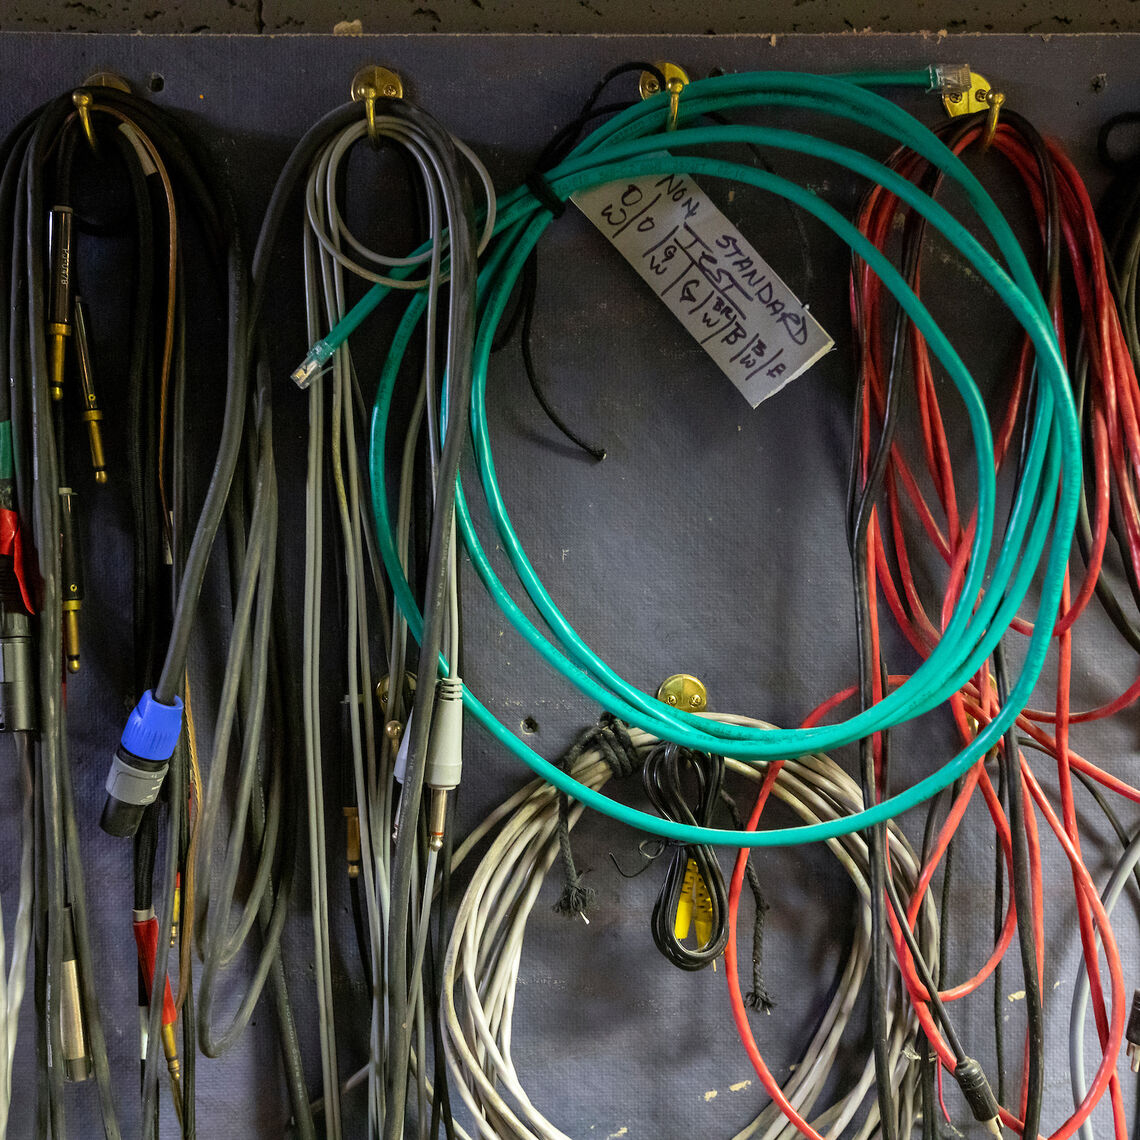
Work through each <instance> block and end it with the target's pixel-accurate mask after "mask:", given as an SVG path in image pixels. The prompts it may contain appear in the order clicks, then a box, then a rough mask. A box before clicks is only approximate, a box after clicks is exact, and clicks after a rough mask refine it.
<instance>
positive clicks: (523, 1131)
mask: <svg viewBox="0 0 1140 1140" xmlns="http://www.w3.org/2000/svg"><path fill="white" fill-rule="evenodd" d="M721 719H724V720H732V721H735V722H737V723H755V722H750V721H749V720H748V718H743V717H723V718H721ZM631 735H632V738H633V741H634V743H635V745H637V746H638V747H639V748H642V749H644V748H647V747H649V745H650V744H651V743H652V739H651V738H650V737H649V736H647V735H646V734H644V733H640V732H636V731H635V732H633V733H632V734H631ZM728 767H729V768H730V769H731V770H732V771H734V772H737V773H740V774H743V775H746V776H747V777H749V778H751V779H760V778H761V777H762V775H763V770H762V769H757V768H756V767H755V766H752V765H745V764H739V763H737V762H735V761H732V760H729V761H728ZM575 777H576V778H577V779H580V780H582V781H583V782H584V783H586V784H587V785H589V786H590V787H595V788H597V787H601V786H602V785H604V784H605V783H606V781H607V780H608V779H609V778H610V770H609V768H608V766H607V765H606V764H605V763H604V762H603V761H602V759H601V756H600V754H599V753H598V752H597V751H590V752H587V753H586V754H585V755H583V756H582V757H581V758H580V759H579V762H578V764H577V766H576V768H575ZM773 794H774V795H776V796H777V798H779V799H781V800H782V801H783V802H784V803H786V804H787V805H788V806H789V807H790V808H791V809H792V810H793V811H796V812H797V814H799V815H800V816H801V818H803V819H805V820H807V821H809V822H811V821H815V820H817V819H826V818H834V817H835V816H836V815H837V814H840V813H843V812H848V811H854V810H857V809H858V806H859V805H860V803H861V792H860V789H859V787H858V785H857V784H856V782H855V781H854V780H853V779H852V778H851V777H850V776H849V775H848V774H847V773H845V772H844V771H843V770H842V769H841V768H839V767H838V766H837V765H835V764H834V763H833V762H832V761H830V760H829V759H827V758H826V757H822V756H812V757H805V758H803V759H801V760H799V761H789V762H788V763H787V764H786V765H785V766H784V768H783V769H782V771H781V773H780V776H779V778H778V779H777V781H776V784H775V787H774V789H773ZM581 811H582V809H581V807H580V806H578V805H576V804H572V805H571V811H570V824H571V826H573V825H574V823H576V821H577V819H578V817H579V816H580V814H581ZM557 821H558V799H557V794H556V793H555V792H554V790H553V789H552V788H551V787H550V786H549V785H546V784H544V783H542V782H541V781H536V782H534V783H531V784H529V785H528V786H527V787H526V788H524V789H522V790H521V791H520V792H518V793H516V794H515V795H514V796H512V797H510V799H509V800H507V801H506V802H505V803H504V804H502V805H500V806H499V807H498V808H497V809H495V811H494V812H492V813H491V815H490V816H489V817H488V818H487V820H485V821H484V822H483V824H481V825H480V826H479V827H478V828H476V829H475V831H474V832H472V834H471V835H470V836H468V838H467V840H466V841H465V842H464V843H463V844H462V845H461V847H460V848H459V849H458V850H457V851H456V853H455V856H454V860H453V865H454V866H458V865H459V864H461V863H462V862H463V860H464V859H465V858H466V857H467V856H468V855H469V854H470V853H471V852H472V851H473V850H474V848H475V846H476V845H477V844H478V843H479V842H481V841H482V840H484V839H485V838H486V836H487V835H488V834H490V833H491V832H495V834H494V838H493V839H492V842H491V844H490V847H489V848H488V850H487V852H486V853H485V854H484V856H483V858H482V859H481V860H480V863H479V865H478V866H477V867H476V869H475V870H474V872H473V874H472V878H471V882H470V885H469V886H468V888H467V891H466V892H465V894H464V896H463V899H462V900H461V902H460V904H459V910H458V913H457V915H456V919H455V923H454V926H453V929H452V934H451V939H450V942H449V945H448V949H447V955H446V958H445V963H444V975H443V995H442V1000H443V1011H442V1017H443V1022H444V1024H443V1029H444V1046H445V1051H446V1060H447V1063H448V1066H449V1070H450V1072H451V1073H452V1076H453V1078H454V1081H453V1088H454V1090H455V1092H456V1093H458V1095H459V1098H460V1099H462V1100H463V1102H464V1104H465V1105H466V1106H467V1108H468V1109H469V1110H470V1112H471V1114H472V1117H473V1119H474V1122H475V1128H476V1133H477V1135H478V1136H480V1137H482V1138H485V1140H569V1137H567V1135H566V1134H565V1133H564V1132H563V1131H561V1130H560V1129H559V1128H557V1126H555V1125H554V1124H553V1123H552V1122H550V1121H549V1120H547V1119H546V1117H545V1116H544V1115H543V1114H542V1113H541V1112H540V1111H539V1110H538V1109H537V1108H536V1107H535V1106H534V1105H533V1104H532V1103H531V1101H530V1100H529V1098H528V1097H527V1094H526V1091H525V1089H524V1087H523V1085H522V1082H521V1079H520V1078H519V1075H518V1073H517V1071H516V1069H515V1066H514V1061H513V1058H512V1056H511V1030H512V1019H513V1012H514V992H515V986H516V983H517V979H518V972H519V967H520V964H521V950H522V941H523V936H524V934H525V930H526V923H527V920H528V918H529V915H530V912H531V910H532V909H533V907H534V905H535V902H536V900H537V897H538V894H539V892H540V890H541V888H542V885H543V882H544V880H545V877H546V874H547V872H548V871H549V869H550V867H551V866H552V865H553V863H554V861H555V859H556V857H557V854H558V844H557ZM891 830H892V856H893V858H892V869H893V872H894V874H895V875H896V876H897V878H898V884H899V887H900V890H901V891H902V893H903V894H904V897H909V894H910V891H911V889H912V888H913V884H914V882H915V880H916V878H917V876H918V873H919V861H918V858H917V856H916V855H915V853H914V851H913V850H912V849H911V848H910V846H909V844H908V843H907V841H906V839H905V837H904V836H903V835H902V833H901V831H899V829H898V828H897V827H896V826H895V825H893V824H892V825H891ZM829 847H830V848H831V850H832V852H833V854H835V855H836V857H837V858H838V859H839V861H840V863H841V865H842V866H843V867H844V869H845V870H846V871H847V872H848V874H849V875H850V876H851V878H852V881H853V882H854V884H855V886H856V889H857V892H858V896H859V900H860V901H859V907H860V916H859V921H858V923H857V928H856V936H855V940H854V944H853V946H852V949H851V952H850V954H849V956H848V959H847V962H846V963H845V966H844V969H843V973H842V976H841V980H840V986H839V989H838V990H837V993H836V995H835V997H834V998H833V999H832V1002H831V1004H830V1006H829V1008H828V1010H827V1012H826V1013H825V1015H824V1017H823V1019H822V1020H821V1022H820V1025H819V1026H818V1028H817V1030H816V1033H815V1034H814V1036H813V1038H812V1040H811V1042H809V1044H808V1046H807V1047H806V1048H805V1050H804V1053H803V1056H802V1058H801V1062H800V1065H799V1066H797V1068H796V1070H795V1071H794V1072H793V1074H792V1076H791V1077H790V1078H789V1081H788V1083H787V1086H786V1090H785V1091H786V1095H788V1096H789V1099H791V1101H792V1103H793V1104H794V1105H796V1107H797V1110H798V1111H801V1112H803V1113H807V1112H810V1111H812V1110H813V1109H814V1107H815V1105H816V1103H817V1102H818V1100H819V1098H820V1097H821V1096H822V1095H823V1093H824V1091H825V1085H826V1082H827V1080H828V1078H829V1076H830V1071H831V1067H832V1063H833V1061H834V1058H835V1054H836V1052H837V1050H838V1048H839V1044H840V1040H841V1037H842V1035H843V1031H844V1028H845V1027H846V1025H847V1023H848V1021H849V1019H850V1017H851V1015H852V1012H853V1010H854V1008H855V1004H856V1001H857V998H858V992H859V988H860V986H861V985H862V982H863V979H864V977H865V975H866V972H867V966H868V962H869V957H870V951H869V946H870V914H869V908H868V900H869V887H868V885H867V880H866V867H867V858H868V854H867V849H866V844H865V843H864V841H863V840H862V838H861V837H860V836H858V835H853V836H847V837H844V838H842V839H836V840H832V841H831V842H830V843H829ZM920 919H921V926H920V930H919V936H920V938H921V939H922V941H923V942H924V943H925V944H926V945H928V946H931V947H935V946H936V945H937V917H936V913H935V910H934V907H933V904H932V902H931V901H930V899H929V896H927V897H926V898H925V899H924V905H923V907H922V908H921V910H920ZM931 953H932V956H933V957H934V960H935V961H936V952H934V951H932V952H931ZM893 990H894V993H895V1000H894V1002H893V1003H892V1011H893V1013H892V1018H891V1042H890V1051H891V1057H892V1072H893V1073H894V1079H895V1084H896V1086H899V1085H901V1083H902V1081H903V1079H904V1077H905V1076H906V1074H907V1073H908V1071H909V1070H910V1067H911V1060H910V1058H911V1057H912V1056H913V1052H914V1041H915V1033H916V1028H917V1020H916V1018H915V1017H914V1014H913V1011H911V1010H910V1009H909V1007H907V1006H906V1005H905V994H904V992H903V988H902V987H901V986H900V985H897V984H895V985H894V986H893ZM904 1011H905V1012H904ZM874 1079H875V1074H874V1066H873V1064H872V1063H871V1062H870V1060H868V1063H867V1064H866V1066H865V1067H864V1070H863V1072H862V1074H861V1077H860V1079H859V1081H858V1082H857V1083H856V1086H855V1087H854V1088H853V1089H852V1090H850V1091H849V1092H848V1093H847V1094H846V1095H845V1096H844V1097H842V1098H840V1100H839V1101H837V1102H836V1103H835V1104H834V1105H832V1106H830V1107H829V1108H827V1109H826V1110H824V1111H823V1112H822V1113H821V1114H820V1115H819V1116H818V1117H817V1120H816V1121H815V1122H814V1124H815V1126H817V1127H818V1128H820V1129H821V1130H822V1129H826V1132H825V1134H826V1135H827V1136H828V1137H829V1138H834V1137H839V1136H840V1135H842V1134H844V1133H845V1131H846V1130H847V1129H848V1128H849V1127H850V1126H851V1124H852V1122H853V1121H854V1120H855V1119H856V1117H857V1116H858V1115H859V1113H860V1109H861V1108H862V1107H863V1106H864V1104H865V1103H866V1101H867V1099H868V1097H869V1096H871V1094H872V1093H873V1090H874ZM871 1100H872V1103H871V1105H870V1107H869V1108H868V1109H867V1111H866V1112H865V1113H864V1114H863V1121H862V1125H861V1127H860V1129H859V1135H860V1136H867V1135H870V1133H871V1132H872V1131H873V1130H874V1129H875V1127H876V1125H877V1122H878V1109H877V1105H876V1104H875V1103H874V1098H873V1097H871ZM910 1104H911V1105H913V1097H911V1098H910ZM901 1109H902V1111H903V1114H904V1122H905V1121H906V1120H913V1110H912V1107H907V1105H906V1104H905V1103H904V1104H903V1105H902V1106H901ZM758 1134H762V1137H763V1140H792V1138H793V1137H795V1136H797V1135H798V1132H797V1130H796V1129H795V1128H794V1126H792V1125H791V1124H790V1123H789V1122H788V1121H787V1120H786V1119H784V1117H783V1116H782V1115H780V1114H779V1112H778V1110H777V1109H776V1108H775V1106H769V1107H768V1108H766V1109H765V1110H764V1111H763V1112H761V1114H760V1115H759V1116H758V1117H757V1118H756V1120H754V1121H753V1122H752V1124H750V1125H749V1126H748V1127H746V1128H745V1129H743V1130H741V1131H740V1132H738V1133H737V1135H736V1140H751V1138H752V1137H754V1136H757V1135H758Z"/></svg>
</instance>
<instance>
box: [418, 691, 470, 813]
mask: <svg viewBox="0 0 1140 1140" xmlns="http://www.w3.org/2000/svg"><path fill="white" fill-rule="evenodd" d="M462 775H463V682H462V681H461V680H460V679H459V678H458V677H443V678H441V679H440V680H439V682H438V684H437V686H436V700H435V710H434V712H433V714H432V720H431V737H430V739H429V741H428V752H427V766H426V767H425V769H424V782H425V783H426V784H427V786H428V787H429V788H435V789H437V790H449V789H451V788H456V787H458V786H459V780H460V778H461V777H462Z"/></svg>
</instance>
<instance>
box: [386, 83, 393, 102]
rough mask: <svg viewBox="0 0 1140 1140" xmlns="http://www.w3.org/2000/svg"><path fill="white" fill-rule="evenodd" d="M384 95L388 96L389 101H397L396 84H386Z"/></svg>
mask: <svg viewBox="0 0 1140 1140" xmlns="http://www.w3.org/2000/svg"><path fill="white" fill-rule="evenodd" d="M384 94H385V95H387V96H388V98H389V99H395V97H396V85H395V84H394V83H386V84H385V85H384Z"/></svg>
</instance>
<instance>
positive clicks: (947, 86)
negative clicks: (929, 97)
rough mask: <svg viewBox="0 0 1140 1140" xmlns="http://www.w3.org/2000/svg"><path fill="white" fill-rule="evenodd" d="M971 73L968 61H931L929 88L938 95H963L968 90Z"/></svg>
mask: <svg viewBox="0 0 1140 1140" xmlns="http://www.w3.org/2000/svg"><path fill="white" fill-rule="evenodd" d="M970 85H971V75H970V65H969V64H968V63H932V64H931V65H930V90H931V91H937V92H938V94H939V95H964V94H966V93H967V92H968V91H969V90H970Z"/></svg>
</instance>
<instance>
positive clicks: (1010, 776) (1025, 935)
mask: <svg viewBox="0 0 1140 1140" xmlns="http://www.w3.org/2000/svg"><path fill="white" fill-rule="evenodd" d="M993 662H994V680H995V683H996V686H997V696H998V701H999V702H1000V703H1001V704H1002V705H1004V704H1005V703H1006V701H1007V700H1008V699H1009V680H1008V675H1007V672H1006V665H1005V650H1004V648H1003V647H1002V645H1001V644H1000V643H999V644H998V646H997V647H996V648H995V649H994V656H993ZM998 760H999V762H1000V763H1001V765H1002V766H1003V767H1004V769H1005V781H1006V790H1007V794H1008V797H1009V826H1010V836H1011V840H1012V845H1013V902H1014V906H1015V907H1016V908H1017V938H1018V945H1019V947H1020V950H1021V971H1022V975H1023V976H1024V979H1025V1016H1026V1021H1027V1024H1028V1036H1029V1064H1028V1080H1027V1099H1026V1107H1025V1135H1026V1136H1036V1135H1037V1132H1038V1129H1039V1127H1040V1123H1041V1101H1042V1097H1043V1094H1044V1085H1045V1012H1044V1006H1043V1004H1042V996H1041V981H1040V978H1039V977H1038V974H1037V935H1036V932H1035V930H1034V925H1033V886H1032V883H1031V881H1030V869H1029V838H1028V836H1027V835H1026V831H1025V819H1026V811H1025V788H1024V785H1023V784H1022V778H1021V763H1020V753H1019V752H1018V742H1017V728H1016V725H1015V724H1011V725H1010V727H1009V729H1008V731H1007V732H1006V734H1005V739H1004V741H1003V743H1002V747H1001V749H1000V751H999V754H998Z"/></svg>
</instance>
